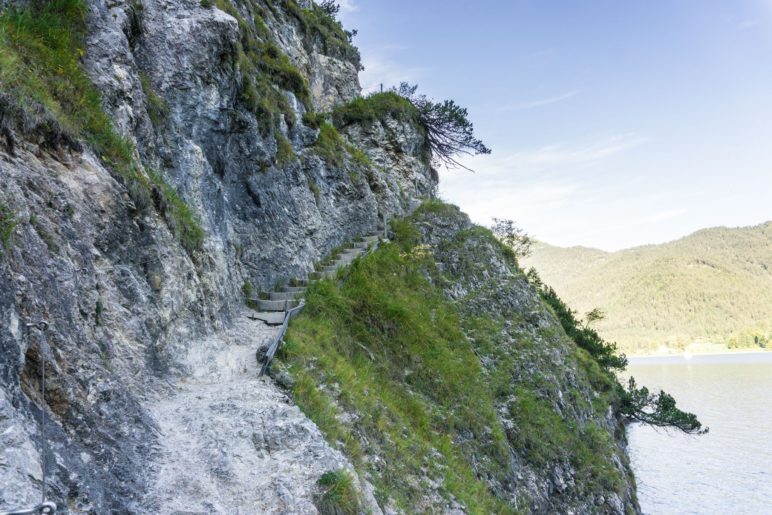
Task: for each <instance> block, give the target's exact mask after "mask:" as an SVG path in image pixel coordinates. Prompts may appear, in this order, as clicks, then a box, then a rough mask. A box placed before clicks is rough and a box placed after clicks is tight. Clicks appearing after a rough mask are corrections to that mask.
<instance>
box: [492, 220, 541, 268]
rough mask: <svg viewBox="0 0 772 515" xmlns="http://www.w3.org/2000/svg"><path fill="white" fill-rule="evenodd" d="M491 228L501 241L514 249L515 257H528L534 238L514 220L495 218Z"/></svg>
mask: <svg viewBox="0 0 772 515" xmlns="http://www.w3.org/2000/svg"><path fill="white" fill-rule="evenodd" d="M491 230H492V231H493V234H494V235H496V237H497V238H498V239H499V241H501V243H503V244H504V245H505V246H506V247H507V248H509V249H512V252H513V253H514V257H515V259H519V258H522V257H527V256H528V255H529V254H530V253H531V245H532V244H533V239H531V237H530V236H529V235H528V234H526V232H525V231H524V230H523V229H522V228H520V227H518V226H517V225H515V222H513V221H512V220H502V219H500V218H494V219H493V227H491Z"/></svg>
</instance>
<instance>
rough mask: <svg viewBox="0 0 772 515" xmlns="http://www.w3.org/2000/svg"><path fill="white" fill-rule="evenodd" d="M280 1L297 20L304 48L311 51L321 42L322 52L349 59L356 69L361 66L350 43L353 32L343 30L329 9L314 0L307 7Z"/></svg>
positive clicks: (355, 49) (288, 1)
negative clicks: (302, 36) (302, 35)
mask: <svg viewBox="0 0 772 515" xmlns="http://www.w3.org/2000/svg"><path fill="white" fill-rule="evenodd" d="M282 3H283V4H284V8H285V10H287V11H288V12H289V13H290V14H291V15H292V16H293V17H294V18H295V19H296V20H297V21H298V22H299V25H300V29H301V30H302V32H303V34H304V38H303V43H304V46H305V47H306V50H308V51H309V52H310V51H313V50H314V49H315V48H316V46H317V45H318V44H321V51H322V53H323V54H325V55H328V56H330V57H336V58H338V59H342V60H345V61H349V62H350V63H352V64H353V65H354V66H356V67H357V69H361V68H362V64H361V58H360V56H359V50H357V48H356V47H355V46H354V45H353V44H352V40H353V37H354V34H355V32H353V31H347V30H345V29H344V28H343V25H342V24H341V23H340V22H339V21H338V20H336V19H335V17H334V15H333V14H331V13H330V11H329V9H326V8H324V7H322V6H320V5H317V4H316V2H311V6H310V7H309V8H308V9H303V8H301V7H300V6H299V5H298V4H297V2H296V1H295V0H282Z"/></svg>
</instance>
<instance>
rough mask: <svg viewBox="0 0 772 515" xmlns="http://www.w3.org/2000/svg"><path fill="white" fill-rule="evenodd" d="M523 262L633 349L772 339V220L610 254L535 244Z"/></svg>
mask: <svg viewBox="0 0 772 515" xmlns="http://www.w3.org/2000/svg"><path fill="white" fill-rule="evenodd" d="M524 264H525V265H526V266H528V267H531V266H532V267H534V268H535V269H536V270H537V271H538V273H539V275H540V276H541V278H542V279H543V280H544V282H545V283H547V284H549V285H551V286H553V287H554V288H555V290H556V291H557V292H558V293H559V294H560V295H561V296H562V297H563V298H564V299H565V300H566V301H567V302H568V303H569V305H570V306H571V307H572V308H573V309H575V310H576V311H578V312H579V314H580V315H584V314H585V313H587V312H588V311H590V310H592V309H594V308H600V309H601V310H603V311H604V312H605V314H606V318H605V319H604V320H601V321H598V322H595V327H596V328H597V329H598V331H599V332H600V333H601V334H602V335H603V336H604V337H605V338H607V339H609V340H615V341H617V343H618V344H619V345H620V347H621V348H622V349H623V350H625V351H626V352H628V353H640V352H650V351H655V350H658V349H660V348H661V347H662V346H663V345H665V346H667V347H669V348H672V349H678V350H680V349H684V348H685V347H687V346H689V345H690V344H694V343H698V344H706V343H721V344H725V345H727V346H728V347H729V348H737V347H747V348H757V349H758V348H762V347H766V346H768V344H769V342H770V336H771V335H772V222H767V223H764V224H761V225H758V226H754V227H746V228H738V229H732V228H724V227H719V228H712V229H705V230H702V231H698V232H696V233H694V234H692V235H690V236H687V237H685V238H683V239H680V240H677V241H673V242H669V243H665V244H661V245H647V246H643V247H636V248H633V249H628V250H623V251H619V252H613V253H609V252H604V251H601V250H597V249H590V248H585V247H572V248H559V247H553V246H550V245H547V244H544V243H538V244H536V245H535V246H534V247H533V252H532V254H531V256H529V257H528V258H526V259H525V260H524ZM696 347H697V348H698V349H699V348H700V346H696ZM703 347H704V346H703ZM692 348H695V346H693V347H692ZM660 350H661V349H660Z"/></svg>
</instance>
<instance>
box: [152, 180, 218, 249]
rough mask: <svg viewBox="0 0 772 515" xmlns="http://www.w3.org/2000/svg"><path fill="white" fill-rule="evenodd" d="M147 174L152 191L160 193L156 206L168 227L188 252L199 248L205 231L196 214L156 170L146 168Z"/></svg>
mask: <svg viewBox="0 0 772 515" xmlns="http://www.w3.org/2000/svg"><path fill="white" fill-rule="evenodd" d="M147 175H148V178H149V179H150V182H151V184H152V185H153V187H154V191H158V192H160V193H161V194H160V196H159V197H158V199H157V203H158V208H159V210H160V212H161V214H162V215H163V216H164V220H165V221H166V224H167V225H168V226H169V229H170V230H171V231H172V233H173V234H174V235H175V236H176V237H177V239H178V240H179V242H180V244H181V245H182V246H183V248H184V249H185V250H187V251H188V252H191V253H192V252H193V251H196V250H198V249H200V248H201V245H202V244H203V242H204V236H205V233H204V230H203V229H202V227H201V224H200V223H199V220H198V218H197V217H196V214H195V213H194V212H193V210H192V209H191V208H190V206H189V205H188V204H186V203H185V201H184V200H182V197H180V195H179V193H177V190H175V189H174V188H173V187H171V186H170V185H169V184H168V183H167V182H166V181H165V180H164V179H163V177H162V176H161V175H160V174H159V173H158V172H155V171H153V170H148V171H147Z"/></svg>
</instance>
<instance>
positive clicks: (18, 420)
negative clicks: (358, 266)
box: [0, 0, 436, 514]
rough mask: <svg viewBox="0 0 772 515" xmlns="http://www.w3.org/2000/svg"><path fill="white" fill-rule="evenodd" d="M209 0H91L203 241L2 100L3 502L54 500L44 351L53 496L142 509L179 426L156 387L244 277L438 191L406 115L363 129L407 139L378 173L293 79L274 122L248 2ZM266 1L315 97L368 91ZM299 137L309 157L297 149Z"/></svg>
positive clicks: (124, 120) (345, 65) (147, 150)
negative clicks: (168, 436) (285, 145)
mask: <svg viewBox="0 0 772 515" xmlns="http://www.w3.org/2000/svg"><path fill="white" fill-rule="evenodd" d="M202 4H203V2H199V0H195V1H165V0H158V1H156V0H143V1H142V2H136V1H129V2H113V1H110V2H103V1H99V0H95V1H90V2H89V3H88V15H87V16H88V18H87V19H88V24H87V26H88V31H87V39H86V51H85V54H84V56H83V65H84V67H85V68H86V70H87V71H88V74H89V76H90V77H91V79H92V80H93V82H94V83H95V84H96V85H97V87H98V89H99V91H100V92H101V94H102V98H103V104H104V108H105V110H106V111H107V113H108V115H109V117H110V118H111V120H112V121H113V124H114V125H115V126H116V127H117V128H118V130H119V131H120V132H121V133H122V134H123V135H125V136H126V137H128V138H129V139H130V140H132V141H133V142H135V144H136V148H137V152H138V154H139V156H140V158H141V160H142V163H143V164H144V166H145V167H146V168H147V169H150V168H152V169H155V170H158V171H159V172H160V173H161V174H162V175H163V176H165V177H166V180H167V181H168V182H169V183H170V184H171V185H172V186H173V187H174V188H175V189H176V190H177V191H178V192H179V193H180V195H181V197H182V198H183V199H184V200H185V201H186V202H187V203H188V205H190V206H191V207H192V208H193V211H194V212H195V216H196V217H197V218H198V219H200V221H201V224H202V226H203V229H204V232H205V238H204V241H203V245H202V247H201V249H200V250H196V251H193V252H187V251H186V250H185V249H184V248H183V246H181V245H180V244H179V243H178V241H177V239H176V238H175V237H174V234H173V233H172V231H171V230H170V229H169V227H168V226H167V223H165V221H164V219H163V218H162V217H160V216H159V215H157V214H156V213H155V212H154V211H153V210H149V211H148V210H142V209H140V208H139V206H137V205H136V203H135V202H134V200H133V199H132V197H131V195H130V194H129V193H130V192H129V191H128V190H127V188H126V186H125V185H124V184H123V183H122V181H121V180H120V179H119V178H116V176H115V175H114V174H112V173H111V172H110V171H109V170H108V169H107V168H106V167H105V166H104V164H103V163H102V162H101V160H100V159H99V156H96V155H94V154H93V152H92V151H91V150H90V148H89V146H88V145H83V144H81V143H78V142H76V141H74V140H72V138H71V137H70V136H69V135H67V134H66V132H64V131H63V130H61V129H59V127H58V126H57V124H56V123H55V122H53V121H51V120H50V119H49V118H46V117H45V116H43V117H42V120H43V121H37V122H32V121H29V120H27V119H25V118H24V116H22V115H18V116H17V113H16V112H15V109H14V104H15V100H14V99H13V98H9V97H7V96H3V98H2V99H0V100H2V104H3V109H2V115H1V116H2V123H1V124H0V125H2V127H3V130H4V131H3V135H4V136H5V137H4V138H3V145H2V146H1V147H0V185H1V188H0V190H1V191H2V194H1V197H2V198H1V199H0V201H2V203H3V206H7V209H8V210H9V212H10V213H12V219H13V223H14V224H15V227H14V228H13V231H12V236H11V240H12V241H9V243H8V245H7V247H6V248H4V249H3V256H2V258H0V259H1V260H2V261H1V262H0V270H2V272H0V320H2V323H0V345H1V346H2V354H1V357H0V361H1V362H2V388H1V389H0V393H1V395H2V401H1V403H0V413H2V415H0V435H1V436H0V448H2V449H3V453H4V454H3V462H2V467H0V476H1V477H2V480H1V481H0V483H2V485H3V487H2V488H1V489H0V506H2V507H10V506H12V505H16V504H24V503H25V502H26V503H30V502H33V501H34V500H35V499H37V498H38V495H39V494H38V492H39V486H40V485H39V482H40V480H41V468H40V448H39V443H38V440H37V438H38V429H37V428H38V426H37V420H38V416H39V413H40V412H39V409H40V403H39V401H40V398H39V394H38V393H37V392H38V390H39V372H38V369H39V362H40V353H41V352H42V353H44V354H45V355H46V357H47V359H48V373H47V381H48V394H47V405H48V407H47V410H48V414H49V416H50V417H51V419H52V422H51V424H50V429H49V430H48V432H49V439H50V440H51V445H52V447H51V452H50V454H49V456H48V462H49V464H50V465H49V468H50V469H51V470H50V471H49V474H50V476H51V477H50V478H49V482H50V484H51V488H50V491H51V494H52V496H53V497H54V499H55V500H57V502H58V503H59V505H60V506H66V507H67V509H69V510H70V511H71V512H73V513H100V514H102V513H109V512H111V510H112V512H115V513H127V512H135V511H137V510H139V508H138V506H139V505H140V504H139V501H140V500H141V499H142V498H143V497H144V495H145V493H146V492H147V491H148V487H149V482H152V481H153V478H152V474H151V473H150V471H149V470H147V466H146V464H148V463H150V461H152V460H151V455H153V453H154V452H156V451H157V440H158V435H159V433H158V427H157V425H156V422H155V421H154V420H153V418H152V417H151V416H150V415H149V413H148V410H147V409H146V407H145V405H144V400H145V399H146V398H148V397H152V393H153V392H154V391H157V390H163V388H164V383H165V382H166V381H167V380H168V377H169V375H170V374H172V375H175V374H176V375H184V374H186V373H188V372H189V371H190V370H189V369H190V367H189V366H187V365H185V364H184V363H183V360H182V356H184V355H187V353H188V351H189V347H190V346H191V345H192V344H193V343H192V342H195V341H197V340H196V338H198V337H200V336H202V335H206V334H209V333H212V332H215V331H220V330H222V329H223V328H225V327H227V326H230V325H231V323H232V321H233V319H234V317H235V316H241V314H242V313H241V309H242V306H243V304H244V295H243V293H242V289H243V287H244V285H245V284H250V285H251V287H252V289H253V290H254V291H255V292H256V291H258V290H259V289H260V288H267V287H270V286H272V285H274V284H275V283H277V282H280V281H286V280H287V279H290V278H293V277H303V276H304V275H305V274H306V273H307V272H308V271H310V270H311V269H312V268H313V263H314V261H316V260H318V259H319V258H320V257H321V256H324V255H325V254H326V253H327V252H328V251H329V250H330V249H331V248H333V247H335V246H337V245H339V244H341V243H343V242H344V241H347V240H350V239H351V238H352V237H354V236H357V235H361V234H363V233H366V232H369V231H372V230H374V229H375V228H376V227H377V225H378V224H379V223H381V222H382V219H383V217H394V216H399V215H400V214H402V213H404V212H406V210H408V209H409V208H410V206H411V203H412V204H415V200H414V199H417V198H420V197H422V196H425V195H427V194H429V193H430V192H431V191H432V190H433V188H434V187H435V184H436V177H435V176H433V174H432V172H431V168H430V163H429V162H428V160H427V159H426V150H425V146H424V142H423V138H422V137H421V136H420V135H419V133H418V132H416V130H415V129H411V128H410V127H406V126H404V125H403V124H400V123H397V122H394V123H385V124H384V125H383V126H380V127H379V129H378V133H377V135H376V136H374V137H373V138H371V139H370V140H368V141H362V142H360V143H361V144H362V147H361V148H362V150H364V151H365V152H381V151H380V149H377V148H368V146H367V145H376V146H377V145H378V141H377V138H378V137H383V138H388V139H389V140H393V141H398V142H400V143H399V144H400V145H401V148H400V149H399V150H400V152H404V153H405V154H401V153H400V154H399V155H398V154H396V153H392V154H390V155H383V154H382V153H381V154H378V159H379V164H381V165H382V168H380V169H377V170H374V171H372V173H370V174H369V177H368V176H367V175H366V174H365V173H363V172H362V170H361V167H358V166H357V165H356V163H354V162H353V160H352V159H351V158H350V156H348V155H347V154H346V153H345V151H344V152H343V155H342V157H341V160H340V162H337V163H334V164H329V163H328V162H326V161H325V160H324V159H322V158H321V157H319V155H318V154H317V153H316V152H315V151H314V148H313V145H314V144H315V142H316V140H317V137H318V135H319V130H318V129H315V128H311V127H309V126H306V125H304V124H303V123H300V119H301V118H302V116H303V114H304V113H305V111H306V107H305V106H304V105H303V103H302V102H301V101H299V100H298V99H297V98H296V97H295V96H294V95H293V93H291V92H290V91H286V90H280V91H279V93H280V94H281V95H282V96H283V97H284V98H286V99H287V103H288V104H289V106H290V107H291V108H292V110H293V111H294V113H295V120H294V121H292V122H291V121H290V120H288V119H287V117H286V116H284V115H282V116H281V119H280V120H279V124H278V126H279V129H278V130H276V131H271V130H268V131H266V130H265V127H264V126H261V123H260V121H259V120H258V118H257V116H256V115H255V113H254V112H253V110H250V109H249V108H248V107H247V106H245V103H244V102H243V100H242V89H243V84H242V81H243V78H242V76H241V74H240V69H239V64H238V63H237V57H238V56H237V52H238V48H237V47H238V46H239V45H240V44H241V43H240V39H241V36H242V33H243V32H244V31H245V30H246V29H245V28H244V27H240V23H243V20H244V19H249V18H247V17H246V16H247V14H248V13H246V12H245V13H244V14H243V15H242V16H240V19H241V21H239V19H237V17H236V16H234V14H238V13H239V11H238V8H236V7H234V6H233V5H231V4H229V3H224V4H222V5H221V7H223V8H225V7H228V9H227V10H230V11H232V13H228V12H225V11H224V10H222V9H220V8H218V7H217V6H213V7H202ZM254 4H255V5H254V7H255V9H257V8H258V7H259V8H260V9H261V10H260V12H261V14H262V20H263V23H264V24H265V26H266V27H268V30H269V33H268V34H266V35H265V37H266V39H267V40H271V41H273V42H275V43H274V44H275V45H277V46H278V47H279V48H280V50H281V51H282V52H284V53H285V54H286V55H288V56H289V57H290V59H291V60H292V62H294V63H295V64H296V65H297V67H298V68H299V69H300V70H301V72H302V73H303V74H304V75H305V77H306V78H307V80H308V83H309V90H310V94H311V95H310V103H309V108H316V109H317V110H327V109H329V108H330V107H331V106H333V105H335V104H339V103H342V102H345V101H347V100H350V99H351V98H353V97H355V96H356V95H358V94H359V86H358V80H357V71H358V69H357V67H358V61H357V60H356V59H353V58H352V59H349V60H346V59H341V58H339V57H337V56H336V55H335V54H333V55H325V50H324V48H323V45H322V44H321V43H320V42H315V41H313V40H311V41H310V43H309V41H308V40H309V38H308V37H307V36H306V35H304V33H303V26H302V24H301V22H300V21H299V20H298V19H295V18H293V17H292V13H291V11H290V10H288V7H287V6H291V5H294V2H266V3H264V4H260V5H257V4H258V3H257V2H256V3H254ZM218 5H220V4H218ZM249 23H252V24H253V25H252V26H254V22H252V21H250V22H249ZM352 61H353V62H352ZM161 108H162V109H161ZM154 109H155V110H156V111H158V110H162V111H163V114H162V116H159V117H153V116H151V113H153V112H154ZM154 118H155V119H154ZM46 120H48V122H50V123H48V122H47V121H46ZM284 139H286V141H289V143H290V145H291V154H292V155H291V156H289V158H288V159H286V160H285V161H281V162H277V159H276V154H277V146H278V145H279V144H280V143H279V142H280V141H282V140H284ZM410 156H414V157H410ZM37 320H47V321H48V322H49V324H50V325H49V328H48V331H47V332H46V333H45V334H43V333H41V332H39V331H37V330H36V329H28V328H26V326H25V324H26V323H28V322H29V321H37ZM44 338H45V339H44Z"/></svg>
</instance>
